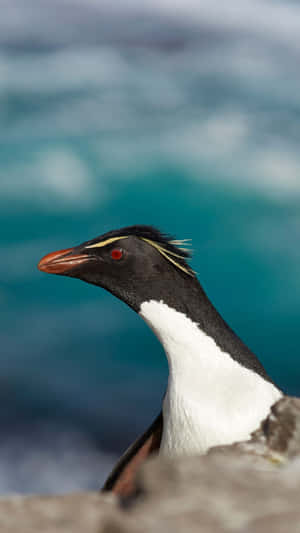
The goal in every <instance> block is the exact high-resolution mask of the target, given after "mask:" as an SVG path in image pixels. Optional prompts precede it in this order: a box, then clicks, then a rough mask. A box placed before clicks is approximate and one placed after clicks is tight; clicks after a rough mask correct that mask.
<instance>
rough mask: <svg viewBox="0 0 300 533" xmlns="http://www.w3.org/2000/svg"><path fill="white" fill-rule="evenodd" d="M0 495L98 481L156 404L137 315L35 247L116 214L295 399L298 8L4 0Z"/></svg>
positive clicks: (159, 366) (155, 349)
mask: <svg viewBox="0 0 300 533" xmlns="http://www.w3.org/2000/svg"><path fill="white" fill-rule="evenodd" d="M0 8H1V19H0V227H1V231H0V238H1V246H0V313H1V316H0V319H1V320H0V385H1V386H0V398H1V408H0V431H1V443H0V480H1V483H0V491H1V492H2V493H6V492H59V491H60V492H63V491H66V490H76V489H78V490H79V489H82V488H97V487H99V486H100V485H101V483H102V482H103V480H104V478H105V475H106V474H107V472H108V471H109V468H110V467H111V465H112V464H113V461H114V460H115V458H116V457H117V456H118V455H119V454H120V453H121V452H122V451H123V450H124V448H126V446H127V445H128V444H129V443H130V442H131V441H132V440H133V439H134V438H135V437H136V436H137V435H138V434H139V433H140V432H141V431H142V430H143V429H144V428H146V427H147V425H148V424H149V423H150V422H151V420H152V418H154V416H155V415H156V414H157V412H158V410H159V408H160V403H161V399H162V396H163V394H164V390H165V386H166V380H167V365H166V361H165V357H164V354H163V351H162V349H161V347H160V345H159V343H158V341H157V340H156V339H155V338H154V336H153V335H152V333H151V332H150V331H149V330H148V328H147V327H146V325H145V324H144V323H143V322H142V321H141V320H140V319H139V317H138V316H136V315H135V314H134V313H133V312H132V311H131V310H130V309H128V308H127V307H126V306H125V305H124V304H123V303H122V302H119V301H117V300H116V299H115V298H113V297H112V296H111V295H109V294H106V293H105V292H104V291H102V290H100V289H98V288H96V287H92V286H89V285H87V284H84V283H81V282H80V281H78V280H72V279H67V278H60V277H55V276H52V277H51V276H46V275H43V274H42V273H40V272H38V271H37V269H36V264H37V262H38V261H39V259H40V258H41V256H42V255H44V254H45V253H48V252H50V251H53V250H56V249H60V248H67V247H69V246H72V245H75V244H78V243H80V242H81V241H84V240H87V239H90V238H93V237H96V236H97V235H100V234H102V233H103V232H105V231H108V230H110V229H115V228H119V227H122V226H125V225H129V224H135V223H141V224H153V225H155V226H157V227H159V228H160V229H162V230H163V231H166V232H169V233H171V234H173V235H174V236H176V237H177V238H191V239H192V248H193V250H194V254H193V259H192V265H193V268H194V269H195V270H196V271H197V272H198V276H199V279H200V280H201V282H202V284H203V286H204V288H205V290H206V291H207V293H208V294H209V296H210V297H211V299H212V301H213V302H214V303H215V305H216V306H217V308H218V309H219V310H220V311H221V313H222V314H223V316H224V318H225V319H226V320H227V321H228V322H229V323H230V325H231V326H232V327H233V329H235V331H236V332H237V333H238V334H239V335H240V336H241V337H242V338H243V339H244V340H245V341H246V343H247V344H248V345H249V346H250V347H251V348H252V349H253V351H254V352H255V353H256V354H257V355H258V356H259V358H260V359H261V361H262V362H263V364H264V365H265V367H266V368H267V370H268V372H269V373H270V375H271V376H272V377H273V379H274V380H275V381H276V382H277V383H278V384H279V385H280V386H281V387H282V388H283V389H284V390H285V391H286V392H289V393H290V394H295V395H299V394H300V363H299V356H300V349H299V344H300V338H299V321H300V283H299V277H300V251H299V249H300V248H299V235H300V210H299V201H300V151H299V141H300V126H299V124H300V121H299V118H300V70H299V60H300V45H299V34H300V7H299V6H298V4H297V3H294V2H280V1H278V2H267V1H254V2H253V1H252V2H249V1H242V2H241V1H239V2H237V1H234V0H230V1H229V2H227V3H226V4H224V6H223V5H221V4H220V3H216V2H214V1H209V2H208V1H201V2H194V1H193V0H189V1H188V2H184V4H183V3H181V2H175V3H174V1H172V2H170V1H169V0H160V2H158V1H153V0H152V1H151V2H146V1H144V2H142V3H141V2H134V1H131V2H129V1H128V2H126V1H125V0H123V1H121V0H119V1H118V2H115V3H114V7H113V8H112V7H111V6H110V5H109V4H108V3H107V2H101V3H100V4H99V2H95V1H93V0H85V1H83V0H82V1H80V0H77V1H76V0H60V1H59V2H57V1H56V0H53V1H51V2H50V1H48V2H42V1H37V0H35V1H34V0H26V1H25V0H19V1H17V0H9V1H8V0H7V1H4V0H0Z"/></svg>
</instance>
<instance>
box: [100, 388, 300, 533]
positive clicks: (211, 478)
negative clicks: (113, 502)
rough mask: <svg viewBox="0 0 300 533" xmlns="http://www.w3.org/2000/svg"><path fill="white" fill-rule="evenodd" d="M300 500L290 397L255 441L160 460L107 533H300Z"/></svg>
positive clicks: (299, 442)
mask: <svg viewBox="0 0 300 533" xmlns="http://www.w3.org/2000/svg"><path fill="white" fill-rule="evenodd" d="M299 500H300V399H297V398H284V399H282V400H281V401H280V402H278V403H277V404H276V405H275V406H274V407H273V409H272V413H271V415H270V417H269V418H268V419H267V421H265V422H264V423H263V424H262V426H261V428H260V429H259V430H257V431H256V432H255V433H254V434H253V437H252V439H251V440H250V441H248V442H244V443H239V444H235V445H232V446H222V447H221V446H220V447H217V448H215V449H213V450H212V451H211V452H210V453H209V454H208V455H206V456H198V457H185V458H184V457H181V458H178V459H175V460H174V459H173V460H166V459H162V458H160V457H158V458H155V459H152V460H151V461H150V462H148V463H147V464H146V465H145V466H144V468H143V469H142V470H141V471H140V474H139V479H138V493H137V496H136V497H135V498H134V499H133V500H132V499H131V500H130V499H129V500H125V501H123V502H122V504H123V507H125V510H124V509H123V510H122V509H120V510H119V511H118V512H114V516H113V517H108V518H107V520H106V522H105V523H104V525H103V527H102V530H101V533H111V532H112V531H114V532H116V533H117V532H118V533H129V532H130V533H141V532H143V533H150V532H153V533H154V532H156V533H160V532H168V531H172V532H174V533H179V532H186V533H193V532H195V533H196V532H197V533H198V532H199V531H201V533H219V532H222V533H227V532H239V533H246V532H249V533H250V532H251V533H256V532H257V533H262V532H266V531H272V533H273V532H275V531H276V533H279V532H282V533H287V532H288V533H296V532H297V533H300V506H299ZM126 508H127V510H126Z"/></svg>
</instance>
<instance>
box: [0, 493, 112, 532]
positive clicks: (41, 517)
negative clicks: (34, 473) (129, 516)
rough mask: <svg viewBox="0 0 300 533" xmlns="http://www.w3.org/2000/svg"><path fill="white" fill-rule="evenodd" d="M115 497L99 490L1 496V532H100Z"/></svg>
mask: <svg viewBox="0 0 300 533" xmlns="http://www.w3.org/2000/svg"><path fill="white" fill-rule="evenodd" d="M113 505H114V506H115V505H116V504H115V499H114V498H112V497H111V496H103V495H100V494H98V493H96V492H94V493H93V492H90V493H89V492H85V493H76V494H68V495H62V496H25V497H24V496H10V497H7V498H1V499H0V532H1V533H98V532H99V529H100V528H101V523H102V521H103V518H104V516H106V515H107V512H108V510H109V509H110V508H111V507H112V506H113Z"/></svg>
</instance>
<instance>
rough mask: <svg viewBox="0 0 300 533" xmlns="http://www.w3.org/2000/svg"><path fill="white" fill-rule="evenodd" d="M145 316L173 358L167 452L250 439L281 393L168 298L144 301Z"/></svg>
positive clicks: (165, 435)
mask: <svg viewBox="0 0 300 533" xmlns="http://www.w3.org/2000/svg"><path fill="white" fill-rule="evenodd" d="M140 315H141V316H142V317H143V318H144V320H145V321H146V322H147V323H148V324H149V326H150V327H151V328H152V329H153V331H154V333H155V334H156V335H157V337H158V338H159V340H160V341H161V343H162V345H163V347H164V349H165V352H166V355H167V358H168V363H169V380H168V388H167V392H166V396H165V399H164V403H163V418H164V429H163V435H162V443H161V453H166V454H168V455H176V454H185V453H186V454H193V453H205V452H206V451H207V450H208V449H209V448H211V447H212V446H217V445H220V444H231V443H233V442H237V441H241V440H246V439H248V438H249V436H250V434H251V432H252V431H254V430H255V429H257V428H258V426H259V424H260V422H261V421H262V420H263V419H264V418H265V417H266V416H267V415H268V413H269V411H270V407H271V405H273V404H274V403H275V402H276V401H277V400H278V399H279V398H280V397H281V392H280V391H279V390H278V389H277V388H276V387H275V386H274V385H272V384H271V383H269V382H268V381H266V380H264V379H263V378H262V377H261V376H259V375H258V374H257V373H256V372H253V371H252V370H249V369H247V368H245V367H243V366H242V365H240V364H239V363H237V362H236V361H234V360H233V359H232V358H231V357H230V355H229V354H228V353H225V352H223V351H222V350H221V349H220V348H219V347H218V346H217V344H216V343H215V341H214V339H212V338H211V337H209V336H208V335H206V334H205V333H204V332H203V331H201V330H200V329H199V328H198V327H197V324H195V323H194V322H192V320H191V319H189V318H188V317H187V316H186V315H184V314H183V313H180V312H178V311H176V310H175V309H173V308H170V307H168V305H166V304H165V303H163V302H158V301H154V300H150V301H148V302H143V304H142V305H141V309H140Z"/></svg>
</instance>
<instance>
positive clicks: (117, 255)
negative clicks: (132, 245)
mask: <svg viewBox="0 0 300 533" xmlns="http://www.w3.org/2000/svg"><path fill="white" fill-rule="evenodd" d="M110 256H111V258H112V259H114V261H119V260H120V259H122V257H123V250H122V248H113V250H112V251H111V252H110Z"/></svg>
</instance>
